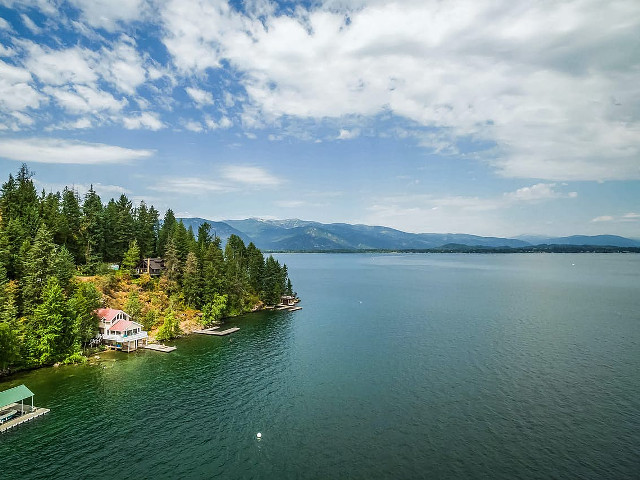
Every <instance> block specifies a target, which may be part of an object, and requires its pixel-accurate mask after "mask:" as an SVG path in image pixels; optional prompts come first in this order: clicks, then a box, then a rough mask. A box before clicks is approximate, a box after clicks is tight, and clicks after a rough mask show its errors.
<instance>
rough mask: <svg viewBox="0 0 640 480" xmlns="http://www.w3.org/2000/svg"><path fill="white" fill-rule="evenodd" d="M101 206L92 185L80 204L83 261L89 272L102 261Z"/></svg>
mask: <svg viewBox="0 0 640 480" xmlns="http://www.w3.org/2000/svg"><path fill="white" fill-rule="evenodd" d="M102 212H103V206H102V201H101V200H100V197H99V196H98V194H97V193H96V192H95V190H94V189H93V185H91V187H90V188H89V191H88V192H87V194H86V195H85V197H84V203H83V204H82V214H83V215H82V225H81V232H82V236H83V245H84V247H85V248H84V261H85V263H86V264H87V265H88V266H89V269H90V271H95V268H96V265H97V263H98V262H101V261H103V260H104V228H103V224H104V220H103V213H102Z"/></svg>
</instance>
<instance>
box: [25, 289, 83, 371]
mask: <svg viewBox="0 0 640 480" xmlns="http://www.w3.org/2000/svg"><path fill="white" fill-rule="evenodd" d="M33 319H34V324H35V327H36V335H37V338H38V344H37V351H38V354H39V356H40V357H39V361H40V363H43V364H47V363H53V362H56V361H60V360H63V359H64V358H66V357H67V356H69V355H71V354H73V353H75V352H76V351H77V349H78V347H79V345H78V342H77V336H76V332H75V326H76V322H75V319H74V314H73V310H72V309H71V308H70V306H69V304H68V302H67V299H66V298H65V296H64V292H63V291H62V288H61V287H60V285H59V284H58V280H57V279H56V278H55V277H51V278H49V281H48V282H47V285H46V287H45V288H44V290H43V292H42V303H41V304H40V305H38V307H37V308H36V309H35V311H34V313H33Z"/></svg>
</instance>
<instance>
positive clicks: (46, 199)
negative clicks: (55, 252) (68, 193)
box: [40, 190, 64, 245]
mask: <svg viewBox="0 0 640 480" xmlns="http://www.w3.org/2000/svg"><path fill="white" fill-rule="evenodd" d="M40 219H41V220H42V222H43V223H44V224H45V225H46V226H47V228H48V229H49V231H50V232H51V234H52V235H53V240H54V242H56V243H57V244H58V245H61V244H63V243H64V239H63V238H62V235H61V232H60V229H61V228H60V225H61V220H62V219H61V216H60V193H59V192H56V193H52V192H49V193H48V194H46V195H45V192H44V190H42V193H41V194H40Z"/></svg>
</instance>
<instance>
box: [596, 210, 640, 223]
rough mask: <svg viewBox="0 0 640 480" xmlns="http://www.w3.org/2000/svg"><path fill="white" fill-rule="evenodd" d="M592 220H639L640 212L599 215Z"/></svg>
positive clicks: (620, 221)
mask: <svg viewBox="0 0 640 480" xmlns="http://www.w3.org/2000/svg"><path fill="white" fill-rule="evenodd" d="M591 221H592V222H595V223H597V222H611V223H614V222H615V223H632V222H634V223H635V222H640V213H635V212H629V213H625V214H624V215H619V216H618V215H601V216H599V217H596V218H593V219H592V220H591Z"/></svg>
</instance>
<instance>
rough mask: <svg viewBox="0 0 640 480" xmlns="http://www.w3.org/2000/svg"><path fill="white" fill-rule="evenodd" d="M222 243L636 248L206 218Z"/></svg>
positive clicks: (310, 247) (313, 247) (596, 241)
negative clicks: (233, 240)
mask: <svg viewBox="0 0 640 480" xmlns="http://www.w3.org/2000/svg"><path fill="white" fill-rule="evenodd" d="M182 221H183V222H184V223H185V226H187V228H188V227H189V226H192V228H193V231H194V232H196V233H197V231H198V227H199V226H200V225H201V224H202V223H203V222H205V221H208V220H204V219H202V218H185V219H182ZM208 222H209V223H210V224H211V225H212V233H213V231H214V230H215V231H216V233H217V235H218V236H219V237H221V238H222V240H223V242H226V239H227V238H228V237H229V236H230V235H231V234H236V235H238V236H239V237H240V238H242V239H243V241H244V242H245V243H249V242H253V243H254V244H255V245H256V246H257V247H258V248H260V249H261V250H296V251H326V250H421V249H436V248H442V247H444V246H446V248H447V249H451V248H450V247H454V246H455V248H453V250H463V249H464V248H463V247H477V248H484V247H487V248H524V247H529V246H532V245H545V244H548V245H596V246H614V247H640V242H639V241H636V240H631V239H628V238H624V237H619V236H615V235H597V236H593V237H589V236H579V235H576V236H573V237H558V238H553V237H533V236H527V237H524V236H523V237H520V238H501V237H481V236H477V235H467V234H462V233H407V232H403V231H401V230H396V229H394V228H389V227H381V226H370V225H351V224H348V223H328V224H327V223H319V222H311V221H306V220H298V219H289V220H262V219H258V218H248V219H245V220H225V221H223V222H212V221H208Z"/></svg>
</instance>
